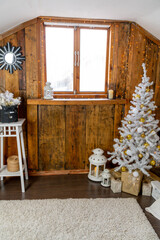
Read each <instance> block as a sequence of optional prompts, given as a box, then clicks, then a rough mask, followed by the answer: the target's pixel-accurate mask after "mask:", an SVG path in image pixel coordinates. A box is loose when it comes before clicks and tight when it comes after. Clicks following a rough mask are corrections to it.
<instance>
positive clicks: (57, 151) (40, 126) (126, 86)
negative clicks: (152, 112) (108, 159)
mask: <svg viewBox="0 0 160 240" xmlns="http://www.w3.org/2000/svg"><path fill="white" fill-rule="evenodd" d="M77 21H79V20H77ZM42 22H43V21H41V20H40V19H39V20H38V21H37V20H36V21H35V22H31V25H24V28H19V29H18V30H17V32H16V33H14V34H12V35H10V36H9V35H7V36H8V37H7V38H5V39H3V40H1V41H0V45H1V46H3V45H4V44H6V43H7V42H8V41H9V42H10V43H11V44H12V45H15V46H18V45H19V46H21V47H22V53H23V55H24V56H25V57H26V61H24V62H23V70H22V71H19V70H17V71H15V73H14V74H9V73H8V72H7V71H5V70H1V71H0V86H1V85H2V86H3V87H5V88H6V89H7V90H9V91H11V92H13V93H14V94H15V96H21V97H22V103H21V105H20V107H19V117H24V118H26V112H27V119H28V124H27V130H26V129H25V131H27V138H28V161H29V164H28V166H29V169H32V170H33V171H34V170H36V171H38V170H42V171H49V170H53V171H54V170H59V169H61V171H63V170H64V169H68V170H72V169H88V157H89V156H90V155H91V154H92V152H91V151H92V149H94V148H96V147H101V148H102V149H104V150H105V154H106V151H107V150H112V146H113V139H114V138H115V137H118V136H119V131H118V127H119V126H120V124H121V118H122V117H123V112H124V105H123V104H125V106H126V107H125V109H126V113H127V110H128V109H129V104H126V101H125V100H120V101H119V100H118V98H126V99H127V102H128V103H129V100H131V99H132V93H133V92H134V90H135V86H137V85H138V84H139V83H140V82H141V78H142V74H143V69H142V63H143V62H145V63H146V67H147V74H148V76H149V77H150V79H151V81H154V86H153V88H154V90H155V97H154V98H155V101H156V105H157V106H158V108H157V110H156V114H157V115H156V117H157V118H158V119H160V114H159V111H160V109H159V107H160V55H159V54H160V50H159V49H160V48H159V44H158V42H157V41H154V38H151V37H150V35H148V34H146V33H145V31H142V29H141V28H140V27H139V26H138V25H136V24H134V23H130V22H116V21H115V22H114V21H112V22H110V24H111V26H110V29H111V32H110V33H111V34H110V49H109V51H110V54H109V56H110V58H109V73H108V75H109V79H108V88H109V89H113V90H114V95H115V98H117V100H112V101H109V100H108V101H107V102H106V101H105V100H104V101H103V100H97V101H94V100H93V101H92V102H88V103H87V102H86V100H82V101H79V100H78V101H77V102H76V100H72V103H71V102H70V100H69V101H68V100H65V101H63V102H62V101H61V102H59V103H58V102H56V101H54V104H53V103H51V101H46V102H45V106H43V104H42V103H41V101H39V102H38V103H37V102H36V101H37V100H36V98H38V97H40V96H41V94H42V95H43V88H44V81H43V79H44V76H45V61H44V48H42V49H40V44H41V46H42V45H44V38H43V24H42ZM4 36H5V34H4ZM27 98H30V99H35V104H36V105H33V106H32V105H28V107H27V109H26V100H27ZM57 101H58V100H57ZM99 101H101V102H99ZM117 101H119V103H118V102H117ZM52 102H53V101H52ZM39 104H40V106H38V105H39ZM52 104H53V105H52ZM56 104H57V105H56ZM49 105H52V106H49ZM37 108H38V109H39V112H38V111H37ZM37 116H38V117H37ZM52 119H54V121H52ZM24 136H25V134H24ZM5 147H6V146H5ZM16 151H17V149H16V142H15V140H14V139H11V140H9V141H8V150H7V151H6V157H7V155H10V154H15V153H16Z"/></svg>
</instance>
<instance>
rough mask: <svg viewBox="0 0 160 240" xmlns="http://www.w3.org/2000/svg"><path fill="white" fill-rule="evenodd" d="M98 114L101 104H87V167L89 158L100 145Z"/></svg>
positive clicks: (86, 166)
mask: <svg viewBox="0 0 160 240" xmlns="http://www.w3.org/2000/svg"><path fill="white" fill-rule="evenodd" d="M98 114H99V105H95V106H86V164H85V168H86V169H87V168H88V167H89V162H88V158H89V156H90V155H91V154H92V150H93V149H95V148H97V147H98V139H97V135H98Z"/></svg>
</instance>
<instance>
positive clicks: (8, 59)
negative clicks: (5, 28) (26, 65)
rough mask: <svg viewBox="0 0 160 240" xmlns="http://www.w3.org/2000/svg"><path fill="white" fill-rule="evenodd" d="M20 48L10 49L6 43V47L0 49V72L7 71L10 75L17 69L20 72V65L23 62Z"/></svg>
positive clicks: (9, 45) (23, 58)
mask: <svg viewBox="0 0 160 240" xmlns="http://www.w3.org/2000/svg"><path fill="white" fill-rule="evenodd" d="M20 51H21V47H14V46H13V47H12V45H11V44H10V43H9V42H8V43H7V45H6V46H4V47H0V70H2V69H4V68H5V70H8V71H9V73H10V74H12V73H13V72H14V71H16V70H17V69H19V70H22V67H21V64H22V61H24V60H25V57H24V56H22V53H21V52H20Z"/></svg>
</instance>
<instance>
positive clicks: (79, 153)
mask: <svg viewBox="0 0 160 240" xmlns="http://www.w3.org/2000/svg"><path fill="white" fill-rule="evenodd" d="M85 131H86V107H85V106H66V136H65V139H66V150H65V152H66V158H65V159H66V161H65V169H67V170H68V169H83V168H84V167H85V157H86V156H85V152H86V134H85Z"/></svg>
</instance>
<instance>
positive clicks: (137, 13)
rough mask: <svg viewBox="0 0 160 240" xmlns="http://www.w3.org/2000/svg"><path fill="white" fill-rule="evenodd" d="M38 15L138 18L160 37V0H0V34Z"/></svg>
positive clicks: (138, 20)
mask: <svg viewBox="0 0 160 240" xmlns="http://www.w3.org/2000/svg"><path fill="white" fill-rule="evenodd" d="M38 16H59V17H78V18H98V19H118V20H129V21H135V22H136V23H138V24H139V25H141V26H142V27H144V28H145V29H146V30H148V31H149V32H150V33H152V34H153V35H154V36H155V37H157V38H159V39H160V0H0V34H1V33H3V32H6V31H7V30H9V29H11V28H13V27H15V26H16V25H19V24H20V23H23V22H25V21H28V20H30V19H33V18H35V17H38Z"/></svg>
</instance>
